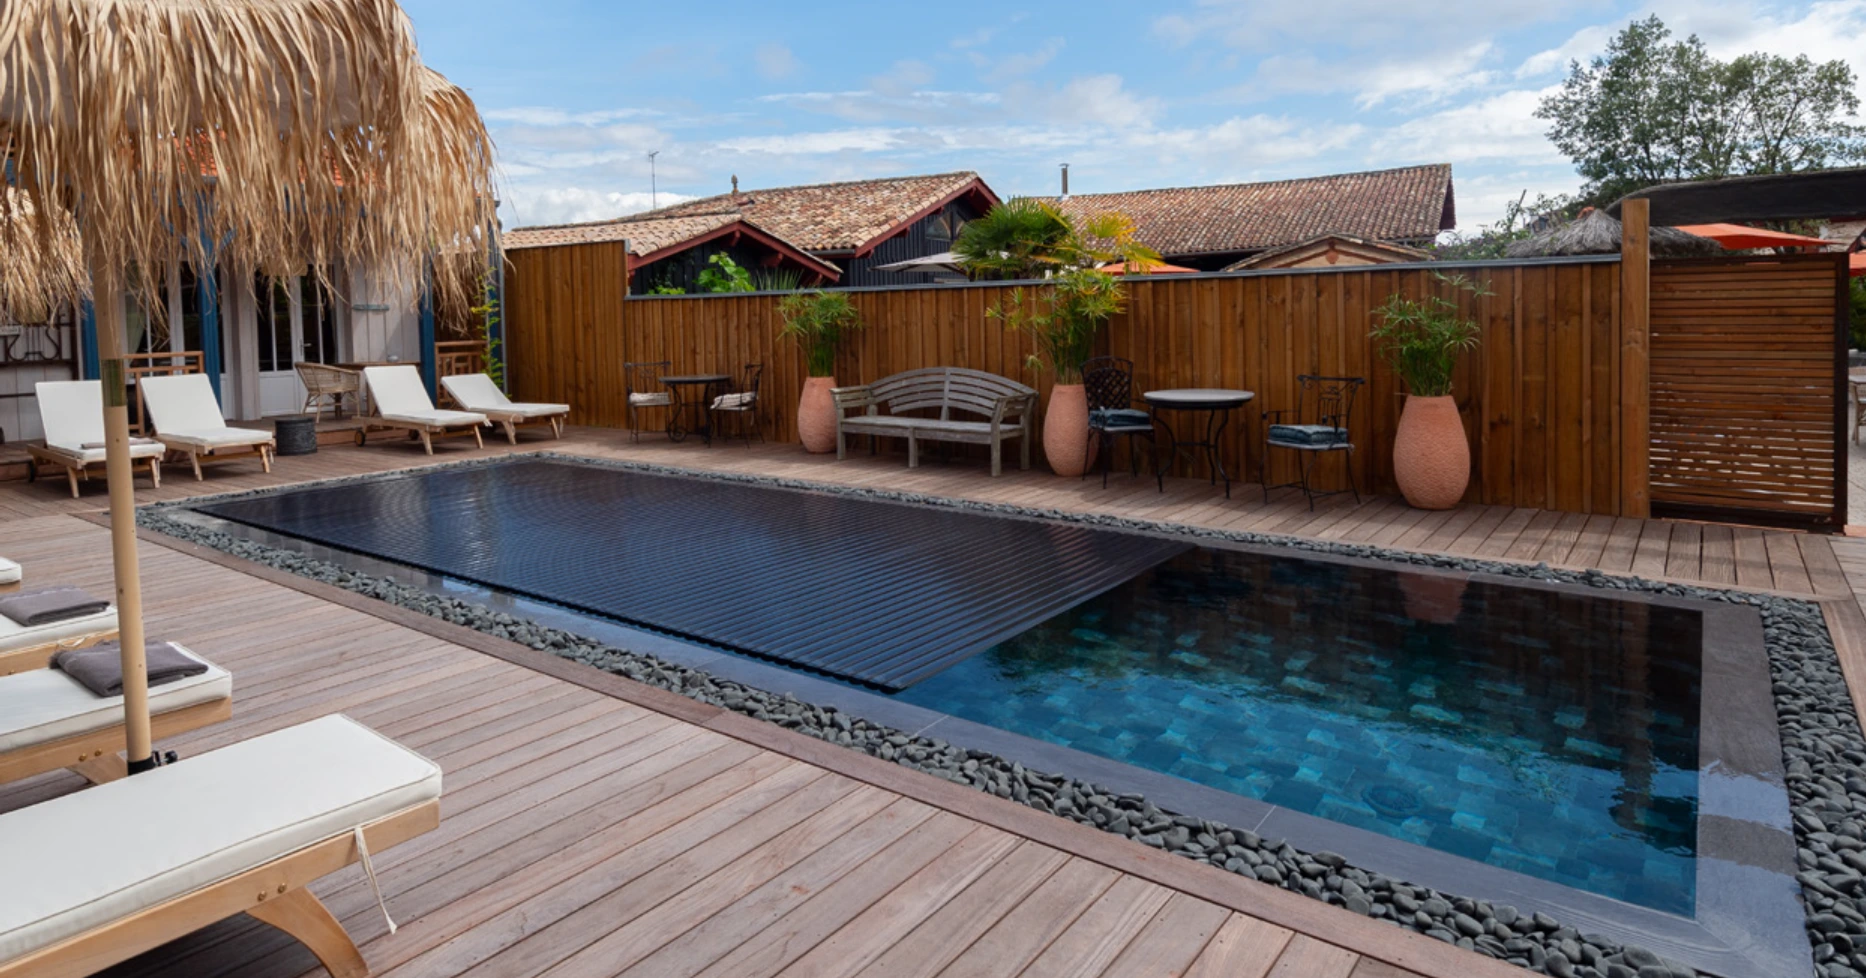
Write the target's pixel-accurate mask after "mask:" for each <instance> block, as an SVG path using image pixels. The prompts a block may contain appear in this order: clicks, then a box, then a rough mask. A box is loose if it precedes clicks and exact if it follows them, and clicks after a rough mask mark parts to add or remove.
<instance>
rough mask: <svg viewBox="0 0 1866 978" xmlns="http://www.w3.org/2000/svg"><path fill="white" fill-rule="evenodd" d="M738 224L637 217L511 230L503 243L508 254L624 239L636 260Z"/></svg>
mask: <svg viewBox="0 0 1866 978" xmlns="http://www.w3.org/2000/svg"><path fill="white" fill-rule="evenodd" d="M739 220H741V218H740V216H739V215H737V214H696V215H693V216H692V217H668V218H660V219H652V218H642V217H639V216H637V217H625V218H622V219H621V220H617V221H592V222H590V223H587V224H550V225H541V226H539V227H529V228H513V229H512V230H510V231H507V232H505V236H504V238H503V239H502V243H503V244H504V246H505V248H506V250H507V251H510V250H512V249H515V248H543V247H547V246H549V245H566V244H595V243H597V242H600V241H621V240H623V239H627V240H628V252H629V254H631V255H634V256H636V257H637V258H639V257H641V256H643V255H649V254H653V253H654V252H657V251H660V250H661V249H662V248H665V247H667V246H669V245H673V244H678V243H680V242H682V241H686V240H687V239H689V238H696V237H699V236H700V235H702V234H705V233H707V232H708V231H712V230H714V229H716V228H719V227H721V226H723V225H727V224H731V223H733V222H735V221H739Z"/></svg>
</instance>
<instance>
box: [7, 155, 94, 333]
mask: <svg viewBox="0 0 1866 978" xmlns="http://www.w3.org/2000/svg"><path fill="white" fill-rule="evenodd" d="M0 196H4V197H5V200H4V202H0V255H5V256H6V258H5V260H4V261H0V316H4V317H5V318H7V319H10V320H12V321H13V322H16V323H37V322H45V321H47V320H49V319H50V318H51V314H52V311H53V310H55V309H57V308H59V307H61V306H67V305H69V304H70V303H71V301H72V299H73V298H74V297H76V296H79V295H82V294H84V293H86V292H87V291H88V290H89V281H88V276H87V275H86V274H85V271H84V250H83V248H82V247H81V246H80V245H79V243H78V225H77V222H75V221H73V220H72V219H71V214H70V212H68V211H66V210H65V209H64V208H62V207H58V206H56V205H54V206H53V208H52V213H51V214H50V215H49V218H50V219H49V220H47V221H41V220H40V219H39V215H38V213H37V211H38V207H37V205H36V204H35V203H34V202H33V200H32V197H31V195H29V194H27V193H26V192H25V191H24V190H20V189H19V188H17V187H6V188H4V190H0ZM47 224H49V225H50V226H51V228H52V230H51V231H50V232H49V233H48V232H46V231H44V230H43V228H44V226H45V225H47Z"/></svg>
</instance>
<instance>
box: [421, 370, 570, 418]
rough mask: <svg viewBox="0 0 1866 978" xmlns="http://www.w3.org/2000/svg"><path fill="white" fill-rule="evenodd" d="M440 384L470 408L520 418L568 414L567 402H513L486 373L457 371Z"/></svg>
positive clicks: (461, 404) (463, 405)
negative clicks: (458, 372)
mask: <svg viewBox="0 0 1866 978" xmlns="http://www.w3.org/2000/svg"><path fill="white" fill-rule="evenodd" d="M441 386H442V387H445V388H447V393H449V394H452V395H453V396H454V400H456V401H459V402H460V406H461V407H464V408H466V409H467V410H469V411H482V412H484V413H486V414H489V415H492V416H494V417H498V416H500V415H505V416H509V417H517V418H548V417H550V416H551V415H554V414H569V413H570V405H568V404H535V403H529V402H525V403H514V402H513V401H512V399H511V398H509V397H506V396H505V392H504V391H502V390H500V389H499V385H498V384H495V383H493V382H492V378H491V377H488V376H486V375H485V374H455V375H454V376H452V377H442V378H441Z"/></svg>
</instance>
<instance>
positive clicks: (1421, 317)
mask: <svg viewBox="0 0 1866 978" xmlns="http://www.w3.org/2000/svg"><path fill="white" fill-rule="evenodd" d="M1433 277H1434V278H1436V279H1438V280H1439V281H1440V282H1443V283H1445V284H1446V285H1448V286H1450V287H1451V288H1452V289H1453V290H1455V291H1461V292H1468V293H1470V294H1471V295H1472V296H1473V297H1477V296H1486V295H1489V294H1490V292H1489V290H1487V289H1485V288H1484V287H1482V286H1481V285H1478V284H1477V283H1476V282H1473V281H1471V280H1470V279H1468V278H1466V277H1464V276H1462V275H1440V274H1434V275H1433ZM1377 311H1378V313H1379V315H1380V325H1378V326H1376V327H1374V328H1373V330H1372V331H1371V332H1369V333H1368V335H1369V336H1371V337H1373V339H1374V341H1375V342H1376V343H1378V344H1379V347H1380V353H1381V355H1382V356H1384V357H1386V361H1387V363H1388V364H1390V365H1392V367H1393V372H1394V373H1396V374H1398V375H1399V378H1400V380H1401V381H1403V382H1404V383H1405V384H1406V390H1407V391H1408V392H1409V393H1412V394H1415V395H1417V396H1419V397H1443V396H1445V395H1446V394H1449V393H1451V373H1452V370H1453V369H1454V368H1456V367H1457V365H1458V355H1459V354H1461V353H1464V352H1465V351H1466V350H1473V349H1476V348H1477V341H1478V336H1479V332H1480V331H1479V329H1478V326H1477V323H1475V322H1472V321H1471V320H1469V319H1465V318H1463V317H1461V316H1459V315H1458V303H1457V302H1456V301H1455V300H1453V299H1449V298H1446V297H1445V296H1443V295H1428V296H1426V297H1425V298H1423V299H1408V298H1406V297H1405V296H1403V295H1400V294H1399V293H1397V292H1396V293H1394V294H1392V295H1390V296H1387V301H1386V302H1384V303H1382V304H1381V306H1380V308H1379V310H1377Z"/></svg>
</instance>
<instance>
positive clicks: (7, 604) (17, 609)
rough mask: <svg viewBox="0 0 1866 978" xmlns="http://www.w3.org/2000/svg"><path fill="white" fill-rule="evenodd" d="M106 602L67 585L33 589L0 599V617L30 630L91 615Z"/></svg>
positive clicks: (100, 609) (107, 603) (106, 605)
mask: <svg viewBox="0 0 1866 978" xmlns="http://www.w3.org/2000/svg"><path fill="white" fill-rule="evenodd" d="M108 607H110V602H108V601H105V600H102V599H101V598H94V597H92V596H91V595H90V594H88V593H86V592H85V590H84V589H83V588H76V587H71V586H69V585H62V584H61V585H55V586H53V587H36V588H31V589H28V590H25V591H19V592H16V593H13V594H9V595H6V596H5V597H0V615H5V616H6V617H8V618H11V619H13V620H14V621H16V622H18V623H20V624H21V625H25V626H26V627H28V628H31V627H32V626H34V625H50V624H52V623H53V622H58V621H66V620H69V619H72V618H83V617H84V616H86V615H94V614H97V613H98V612H100V611H103V610H104V609H106V608H108Z"/></svg>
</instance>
